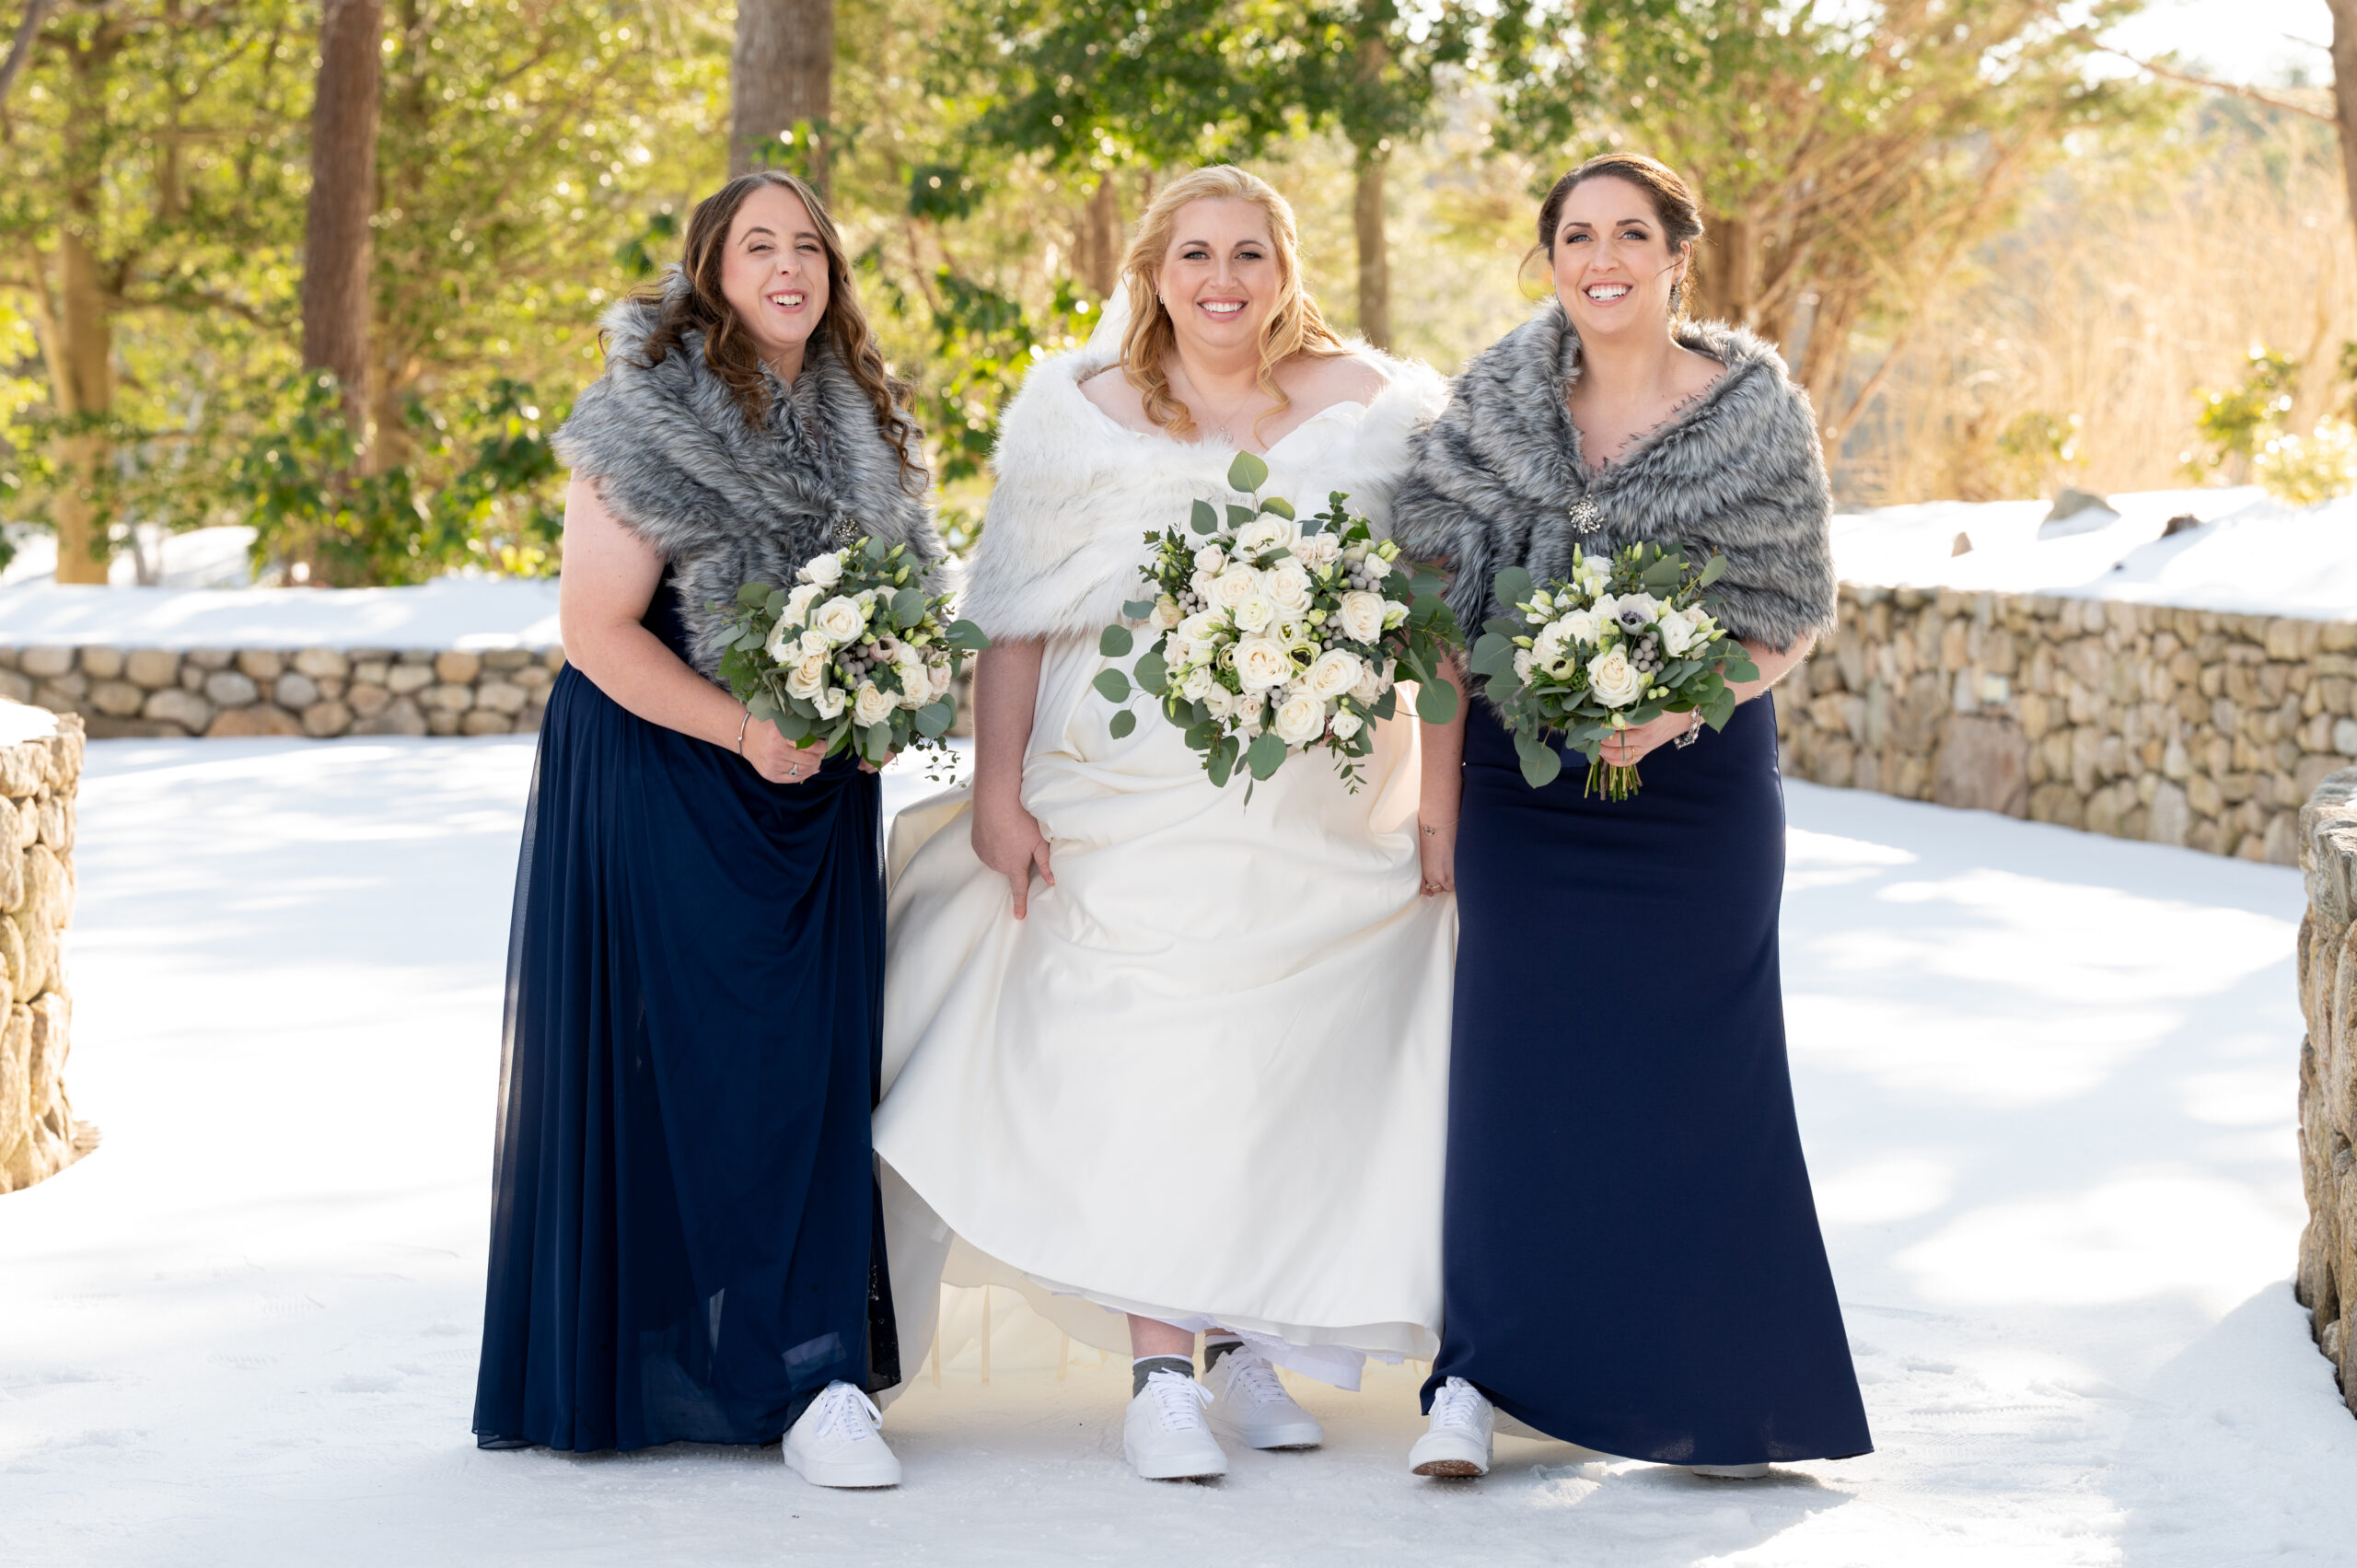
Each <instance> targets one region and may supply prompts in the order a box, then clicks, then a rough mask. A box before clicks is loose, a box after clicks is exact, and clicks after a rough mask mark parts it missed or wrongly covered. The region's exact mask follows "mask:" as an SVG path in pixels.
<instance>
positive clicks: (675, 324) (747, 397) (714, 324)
mask: <svg viewBox="0 0 2357 1568" xmlns="http://www.w3.org/2000/svg"><path fill="white" fill-rule="evenodd" d="M765 185H774V186H776V187H778V188H779V189H780V190H783V191H790V192H793V193H794V194H795V196H796V197H798V198H799V199H800V200H801V203H802V205H803V206H804V207H805V208H806V209H807V210H808V212H809V214H810V224H811V226H812V227H814V228H816V229H817V230H818V231H819V244H820V245H821V246H823V247H824V248H825V250H826V252H827V313H826V316H825V318H824V319H822V320H821V321H820V322H819V330H820V331H824V332H825V333H826V334H827V341H828V343H830V345H831V346H832V347H833V349H834V351H835V355H836V357H837V358H839V359H841V360H842V362H843V365H844V366H845V367H846V368H847V369H849V370H850V371H851V374H852V378H853V380H855V381H857V382H858V383H859V386H860V389H861V390H862V391H864V392H865V393H866V394H867V401H868V402H869V403H870V404H871V405H873V406H874V408H875V410H876V424H877V429H879V430H881V431H883V433H884V435H885V437H886V439H888V440H889V441H890V442H891V443H892V446H893V448H894V449H895V450H896V451H898V452H899V453H900V483H901V486H902V488H903V489H906V490H907V491H908V492H909V494H911V495H916V494H923V490H924V483H925V478H926V475H925V469H924V463H923V456H922V454H921V452H920V451H919V450H918V447H917V443H918V435H917V428H916V422H915V420H913V419H912V418H911V417H910V414H909V397H910V389H909V384H908V383H907V382H905V381H903V380H901V379H900V378H899V377H896V376H894V375H893V374H892V372H891V371H890V369H888V367H887V366H885V364H884V354H883V352H882V351H881V350H880V349H878V348H877V346H876V334H875V333H874V332H873V331H870V330H869V328H868V325H867V313H866V312H865V310H862V309H861V308H860V306H859V292H858V290H857V289H855V288H854V287H853V285H852V276H851V259H850V257H849V256H847V255H846V254H845V253H844V251H843V241H842V234H840V233H839V232H838V231H837V230H836V228H835V220H834V218H833V217H832V215H830V214H829V213H828V211H827V203H825V202H824V201H823V200H821V199H820V198H819V192H817V191H815V190H813V189H812V188H811V187H810V186H809V185H808V184H807V182H805V181H803V180H797V179H795V177H794V176H793V175H791V174H787V173H785V172H784V170H782V169H775V168H757V169H754V170H753V171H752V172H751V173H749V174H740V175H738V176H737V178H736V179H734V180H730V181H729V182H728V183H727V184H726V185H724V186H722V187H721V188H720V189H719V190H717V191H715V192H713V193H712V194H711V195H709V196H706V197H705V198H704V199H703V200H702V201H701V202H698V203H696V206H695V211H693V212H692V213H691V214H689V215H688V233H687V240H686V243H685V244H684V245H683V246H682V247H681V248H680V256H679V269H680V271H681V272H683V273H686V275H687V280H688V286H687V288H686V289H685V290H683V291H681V292H680V293H679V294H677V295H671V296H666V294H665V292H664V291H663V290H662V289H660V288H657V289H655V290H652V291H649V292H648V293H647V294H646V295H644V296H642V297H645V298H652V299H656V300H661V301H663V314H662V317H661V319H658V320H657V321H656V325H655V330H654V331H652V332H649V333H648V334H647V336H646V363H647V364H648V365H650V366H654V365H659V364H661V363H662V362H663V359H664V356H665V355H667V354H669V353H671V352H672V351H673V350H675V349H677V350H680V351H681V352H684V351H685V349H686V340H687V334H688V333H690V332H691V331H700V332H702V334H703V360H704V363H705V364H706V365H708V366H711V367H712V373H713V374H714V375H715V376H717V377H720V379H721V381H722V382H723V383H724V384H726V387H727V388H728V390H729V392H730V394H731V395H733V396H734V397H735V398H736V400H737V407H738V408H740V409H742V410H744V411H745V422H746V423H747V424H750V425H753V426H755V427H756V428H758V427H759V426H760V425H761V423H762V421H764V420H766V419H767V418H768V417H769V412H770V408H769V405H770V394H769V380H768V377H765V376H764V375H763V374H762V372H761V355H760V354H757V353H756V352H755V351H754V348H753V343H752V334H751V333H750V332H749V331H746V329H745V323H744V320H743V319H742V318H740V317H739V316H738V315H737V308H736V307H735V306H733V305H730V304H729V303H728V298H727V296H726V295H725V294H723V293H722V292H721V287H720V272H721V264H722V262H723V261H725V260H726V255H727V250H728V229H729V226H730V225H732V224H734V223H735V222H736V221H737V209H738V208H739V207H741V206H743V205H744V204H745V201H746V198H747V197H749V196H750V195H752V193H753V192H756V191H759V190H760V189H761V188H762V187H763V186H765Z"/></svg>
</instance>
